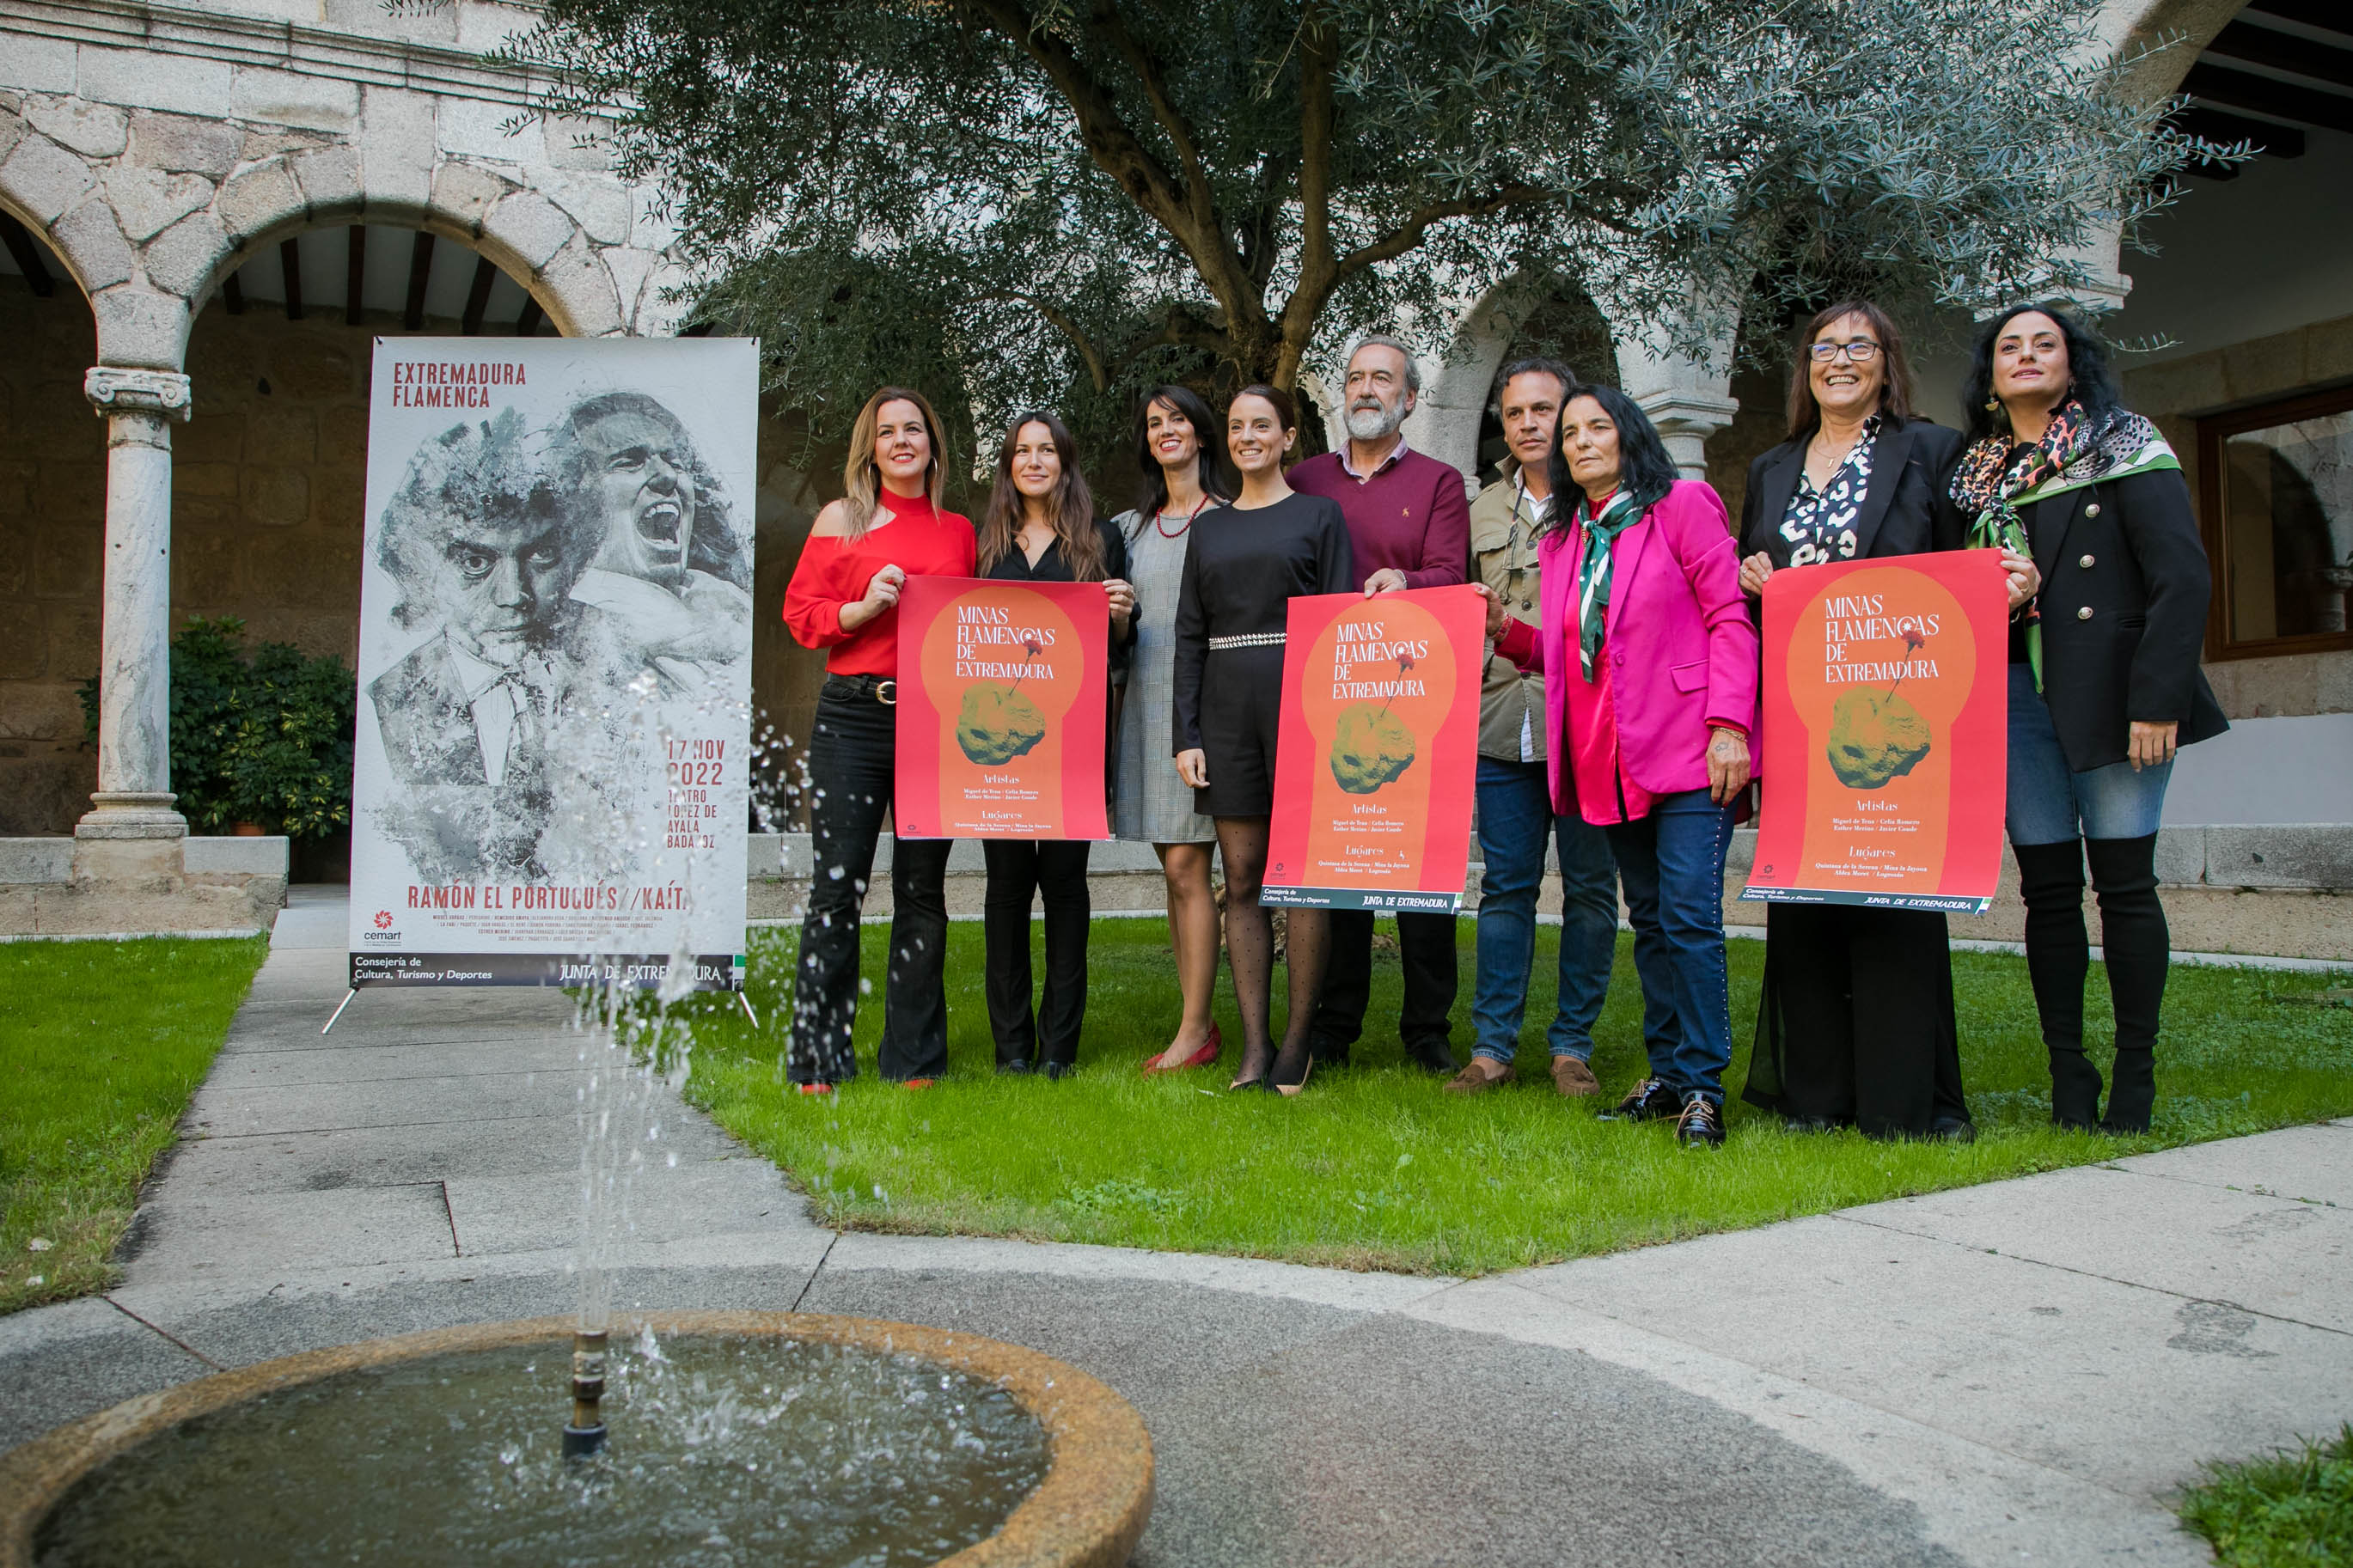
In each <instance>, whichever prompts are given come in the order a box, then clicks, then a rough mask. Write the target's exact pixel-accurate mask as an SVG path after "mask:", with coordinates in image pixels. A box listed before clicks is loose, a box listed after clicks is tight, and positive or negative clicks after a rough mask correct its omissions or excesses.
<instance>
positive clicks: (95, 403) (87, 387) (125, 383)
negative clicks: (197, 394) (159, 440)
mask: <svg viewBox="0 0 2353 1568" xmlns="http://www.w3.org/2000/svg"><path fill="white" fill-rule="evenodd" d="M81 391H82V395H83V396H84V397H87V398H89V399H90V406H91V407H93V408H95V409H97V410H98V412H99V413H100V415H101V416H103V415H108V414H134V413H146V414H161V415H164V416H166V417H167V418H173V419H182V420H185V419H186V418H187V417H188V416H189V414H190V413H191V412H192V409H191V408H190V405H189V396H188V378H187V377H186V376H185V375H182V374H180V373H179V372H178V371H175V370H132V369H129V368H127V367H125V366H122V365H113V364H94V365H92V366H90V374H88V375H85V376H84V377H82V383H81Z"/></svg>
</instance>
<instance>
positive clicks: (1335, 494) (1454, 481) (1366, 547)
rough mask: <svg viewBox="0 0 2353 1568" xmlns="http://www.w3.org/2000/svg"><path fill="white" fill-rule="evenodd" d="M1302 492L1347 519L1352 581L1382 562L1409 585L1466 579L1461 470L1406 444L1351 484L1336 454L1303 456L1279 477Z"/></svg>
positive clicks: (1466, 507) (1466, 512)
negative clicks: (1336, 506)
mask: <svg viewBox="0 0 2353 1568" xmlns="http://www.w3.org/2000/svg"><path fill="white" fill-rule="evenodd" d="M1283 479H1285V480H1286V481H1288V482H1289V484H1290V486H1291V488H1292V489H1294V490H1297V491H1299V492H1300V493H1301V494H1302V495H1311V496H1329V497H1331V498H1332V499H1333V500H1335V501H1338V502H1339V503H1340V514H1341V515H1342V516H1343V517H1345V518H1346V519H1347V520H1348V542H1349V543H1350V544H1351V545H1353V546H1354V547H1355V549H1356V586H1357V587H1359V588H1362V587H1363V586H1364V585H1365V579H1366V578H1367V577H1369V576H1371V575H1372V574H1374V573H1376V572H1378V571H1380V570H1381V569H1382V568H1384V567H1388V566H1394V567H1396V568H1397V569H1398V571H1400V572H1403V573H1404V574H1405V581H1406V586H1407V587H1409V588H1443V587H1448V586H1450V585H1451V584H1456V583H1461V582H1463V581H1465V580H1466V574H1467V573H1468V572H1469V570H1470V563H1471V503H1470V501H1469V500H1467V499H1466V498H1465V496H1464V494H1463V487H1462V471H1461V469H1459V468H1455V467H1454V465H1453V464H1451V463H1441V462H1440V461H1439V460H1438V459H1437V458H1432V457H1430V456H1428V455H1427V454H1424V453H1421V452H1417V451H1414V450H1413V449H1412V448H1410V447H1409V448H1407V450H1406V453H1405V455H1404V456H1403V457H1401V458H1398V459H1397V461H1395V462H1393V463H1389V464H1388V465H1387V466H1385V467H1384V468H1382V469H1381V470H1380V472H1378V473H1377V474H1375V475H1374V476H1373V477H1372V478H1371V479H1366V480H1365V481H1364V482H1363V483H1362V484H1358V483H1357V482H1356V480H1355V479H1351V478H1350V477H1349V475H1348V470H1347V469H1345V468H1342V467H1341V466H1340V454H1339V453H1337V452H1324V453H1322V454H1320V455H1318V456H1316V457H1313V458H1307V459H1306V460H1305V461H1303V462H1302V463H1300V464H1298V465H1297V466H1296V467H1294V468H1292V470H1291V471H1290V472H1289V473H1287V474H1285V475H1283Z"/></svg>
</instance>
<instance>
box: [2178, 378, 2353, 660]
mask: <svg viewBox="0 0 2353 1568" xmlns="http://www.w3.org/2000/svg"><path fill="white" fill-rule="evenodd" d="M2198 448H2199V452H2198V456H2199V464H2198V467H2199V474H2200V487H2199V488H2200V490H2201V491H2202V492H2203V493H2202V494H2201V496H2200V500H2201V501H2202V503H2203V504H2202V505H2201V507H2200V511H2201V512H2202V513H2203V514H2204V522H2205V531H2206V551H2207V553H2208V555H2209V556H2210V557H2211V560H2212V563H2213V569H2214V600H2213V607H2212V610H2211V614H2210V616H2209V617H2208V623H2207V655H2208V657H2209V658H2261V657H2263V656H2266V655H2274V654H2284V653H2310V652H2319V651H2323V650H2327V649H2332V648H2353V632H2348V630H2347V626H2346V600H2347V596H2348V593H2353V387H2343V388H2339V389H2337V390H2336V391H2333V392H2322V393H2311V394H2306V395H2301V396H2297V397H2291V398H2284V399H2282V400H2280V401H2278V402H2276V403H2268V404H2264V405H2262V406H2260V407H2256V408H2245V409H2241V410H2239V411H2237V412H2235V413H2232V414H2223V415H2218V416H2214V417H2212V418H2208V419H2201V420H2200V421H2199V422H2198Z"/></svg>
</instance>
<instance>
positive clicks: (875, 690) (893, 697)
mask: <svg viewBox="0 0 2353 1568" xmlns="http://www.w3.org/2000/svg"><path fill="white" fill-rule="evenodd" d="M825 684H826V689H827V690H828V691H830V692H832V693H833V694H834V695H835V696H838V697H857V698H863V699H866V700H871V701H874V702H880V703H881V704H882V706H883V707H885V708H895V707H897V706H898V704H899V683H898V682H897V681H896V680H893V679H891V678H890V677H888V676H882V675H828V676H827V677H826V678H825Z"/></svg>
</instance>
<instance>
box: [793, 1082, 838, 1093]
mask: <svg viewBox="0 0 2353 1568" xmlns="http://www.w3.org/2000/svg"><path fill="white" fill-rule="evenodd" d="M793 1088H794V1089H796V1090H797V1091H798V1092H800V1093H802V1094H831V1093H832V1092H833V1085H831V1084H829V1083H797V1084H795V1085H793Z"/></svg>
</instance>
